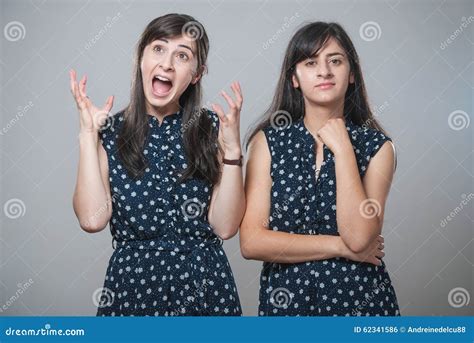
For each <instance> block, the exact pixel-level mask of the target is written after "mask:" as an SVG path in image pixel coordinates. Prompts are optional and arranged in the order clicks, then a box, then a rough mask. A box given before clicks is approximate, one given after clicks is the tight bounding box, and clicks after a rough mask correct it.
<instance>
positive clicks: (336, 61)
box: [330, 59, 341, 65]
mask: <svg viewBox="0 0 474 343" xmlns="http://www.w3.org/2000/svg"><path fill="white" fill-rule="evenodd" d="M330 62H331V63H333V64H335V65H339V64H341V60H337V59H336V60H331V61H330Z"/></svg>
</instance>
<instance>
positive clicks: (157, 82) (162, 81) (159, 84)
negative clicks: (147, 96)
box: [151, 75, 173, 97]
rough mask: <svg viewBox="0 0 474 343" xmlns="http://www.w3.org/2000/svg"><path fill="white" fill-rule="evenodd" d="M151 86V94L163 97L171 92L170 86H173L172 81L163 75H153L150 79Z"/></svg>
mask: <svg viewBox="0 0 474 343" xmlns="http://www.w3.org/2000/svg"><path fill="white" fill-rule="evenodd" d="M151 88H152V90H153V95H155V96H156V97H164V96H167V95H168V94H169V93H170V92H171V88H173V82H171V80H170V79H168V78H166V77H164V76H160V75H155V76H154V77H153V80H152V87H151Z"/></svg>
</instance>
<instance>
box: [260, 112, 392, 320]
mask: <svg viewBox="0 0 474 343" xmlns="http://www.w3.org/2000/svg"><path fill="white" fill-rule="evenodd" d="M346 128H347V131H348V134H349V137H350V139H351V142H352V145H353V148H354V153H355V155H356V159H357V164H358V168H359V173H360V176H361V178H362V177H363V176H364V174H365V172H366V169H367V166H368V164H369V161H370V159H371V157H373V156H374V155H375V154H376V152H377V151H378V150H379V149H380V147H381V146H382V145H383V143H385V142H386V141H387V140H390V138H389V137H386V136H385V135H384V134H383V133H381V132H379V131H377V130H374V129H368V128H362V127H360V126H357V125H355V124H354V123H353V122H352V121H351V120H348V119H347V120H346ZM263 131H264V134H265V137H266V140H267V144H268V146H269V149H270V153H271V177H272V190H271V208H270V217H269V228H270V229H272V230H275V231H284V232H288V233H294V234H304V235H338V229H337V222H336V175H335V161H334V155H333V154H332V152H331V150H330V149H329V148H328V147H327V146H326V145H324V146H323V151H324V158H323V162H322V164H321V170H320V173H319V177H318V178H317V179H316V176H315V172H316V155H315V144H316V142H315V140H314V138H313V136H312V135H311V133H310V132H309V131H308V130H307V129H306V127H305V125H304V122H303V118H302V119H300V120H298V121H296V122H294V123H292V124H291V125H289V126H287V127H285V128H277V127H272V126H269V127H267V128H265V129H264V130H263ZM259 315H261V316H272V315H273V316H285V315H286V316H298V315H302V316H397V315H400V313H399V308H398V304H397V298H396V295H395V291H394V289H393V287H392V283H391V280H390V277H389V275H388V273H387V270H386V267H385V263H383V264H382V266H375V265H372V264H369V263H359V262H354V261H350V260H347V259H345V258H342V257H338V258H332V259H327V260H320V261H308V262H303V263H295V264H283V263H270V262H264V263H263V269H262V272H261V275H260V304H259Z"/></svg>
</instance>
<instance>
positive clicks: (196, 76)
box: [191, 74, 201, 85]
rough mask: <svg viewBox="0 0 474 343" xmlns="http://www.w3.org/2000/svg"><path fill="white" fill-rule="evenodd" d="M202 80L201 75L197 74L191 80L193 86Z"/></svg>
mask: <svg viewBox="0 0 474 343" xmlns="http://www.w3.org/2000/svg"><path fill="white" fill-rule="evenodd" d="M200 79H201V74H196V75H195V76H194V77H193V79H192V80H191V84H192V85H195V84H196V83H198V81H199V80H200Z"/></svg>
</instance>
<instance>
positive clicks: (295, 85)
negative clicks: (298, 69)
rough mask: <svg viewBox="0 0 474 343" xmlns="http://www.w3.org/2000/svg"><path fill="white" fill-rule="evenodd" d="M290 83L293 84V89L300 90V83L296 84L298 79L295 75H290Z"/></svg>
mask: <svg viewBox="0 0 474 343" xmlns="http://www.w3.org/2000/svg"><path fill="white" fill-rule="evenodd" d="M291 83H292V84H293V87H294V88H300V83H299V82H298V78H297V77H296V75H295V74H293V75H291Z"/></svg>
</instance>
